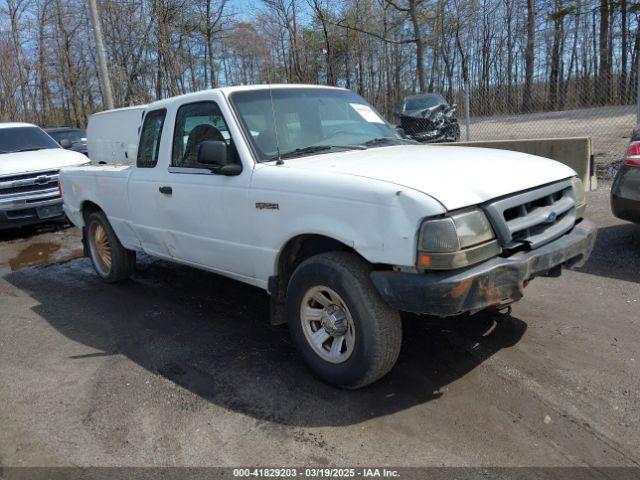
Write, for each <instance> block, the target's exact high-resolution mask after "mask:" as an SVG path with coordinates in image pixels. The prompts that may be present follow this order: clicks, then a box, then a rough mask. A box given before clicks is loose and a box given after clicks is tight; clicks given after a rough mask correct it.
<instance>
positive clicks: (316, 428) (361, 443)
mask: <svg viewBox="0 0 640 480" xmlns="http://www.w3.org/2000/svg"><path fill="white" fill-rule="evenodd" d="M608 189H609V185H608V184H603V185H601V187H600V189H599V190H597V191H596V192H592V193H590V194H589V196H588V200H589V202H590V206H589V209H588V211H587V216H588V217H590V218H591V219H593V220H594V221H596V223H597V224H598V226H599V237H598V241H597V244H596V248H595V251H594V253H593V255H592V257H591V259H590V261H589V262H588V263H587V265H586V266H585V267H583V268H582V269H580V270H579V271H565V272H564V273H563V275H562V276H561V277H559V278H540V279H536V280H535V281H533V282H532V283H531V285H530V286H529V287H528V288H527V291H526V296H525V298H524V299H523V300H522V301H520V302H519V303H517V304H516V305H515V306H514V308H513V311H512V314H511V315H510V316H503V317H495V316H489V315H486V314H479V315H476V316H473V317H470V318H464V319H454V320H449V321H447V322H445V323H442V322H435V321H432V320H427V319H420V318H409V317H408V318H406V319H405V321H404V342H403V350H402V353H401V356H400V359H399V362H398V364H397V366H396V367H395V369H394V370H393V371H392V372H391V373H390V374H389V375H388V376H386V377H385V378H383V379H382V380H381V381H379V382H377V383H376V384H374V385H371V386H369V387H367V388H365V389H362V390H358V391H342V390H338V389H336V388H333V387H331V386H328V385H325V384H323V383H321V382H319V381H317V380H316V379H314V378H313V377H312V376H311V375H310V374H309V373H308V372H307V370H306V369H305V367H304V365H303V363H302V361H301V359H300V358H299V357H298V354H297V353H296V351H295V350H294V348H293V346H292V344H291V342H290V340H289V336H288V332H287V329H286V327H283V326H279V327H271V326H269V322H268V315H269V310H268V298H267V296H266V294H264V293H263V292H262V291H260V290H258V289H255V288H252V287H249V286H246V285H244V284H240V283H236V282H234V281H231V280H227V279H225V278H222V277H218V276H216V275H212V274H209V273H205V272H201V271H197V270H193V269H190V268H187V267H182V266H176V265H172V264H169V263H166V262H163V261H157V260H154V259H151V258H149V257H139V259H138V267H137V271H136V273H135V275H134V278H133V279H132V280H130V281H127V282H124V283H122V284H117V285H106V284H103V283H101V282H100V281H99V280H98V278H97V277H96V275H95V274H94V273H93V270H92V268H91V266H90V264H89V261H88V260H87V259H84V258H79V257H80V255H81V248H80V240H79V235H78V232H77V231H76V230H74V229H70V228H69V229H62V230H60V229H49V230H45V231H44V232H36V231H30V232H26V233H24V232H23V233H17V232H5V233H2V234H0V235H1V236H2V242H0V263H1V264H0V276H1V278H0V379H1V381H0V404H1V405H2V408H0V425H1V426H2V428H0V464H1V465H5V466H25V465H28V466H38V465H47V466H55V465H74V466H77V465H85V466H89V465H91V466H136V465H145V466H153V465H155V466H169V465H194V466H195V465H198V466H204V465H262V466H267V465H272V466H279V465H280V466H281V465H290V466H296V465H310V464H312V465H317V466H328V465H330V466H347V465H349V466H370V465H377V466H387V465H388V466H399V465H402V466H443V465H446V466H452V465H453V466H467V465H468V466H525V465H536V466H569V465H595V466H640V447H639V445H640V376H639V375H638V370H639V367H640V273H639V272H640V226H636V225H631V224H628V223H624V222H622V221H618V220H616V219H615V218H613V217H612V216H611V214H610V213H609V206H608ZM37 265H42V266H37Z"/></svg>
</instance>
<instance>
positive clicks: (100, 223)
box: [85, 212, 136, 283]
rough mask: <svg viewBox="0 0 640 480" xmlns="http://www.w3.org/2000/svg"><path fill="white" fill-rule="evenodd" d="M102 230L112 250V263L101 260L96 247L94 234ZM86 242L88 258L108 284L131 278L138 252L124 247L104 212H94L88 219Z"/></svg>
mask: <svg viewBox="0 0 640 480" xmlns="http://www.w3.org/2000/svg"><path fill="white" fill-rule="evenodd" d="M99 228H102V229H103V231H104V234H105V236H106V243H107V244H108V247H109V249H110V263H109V264H107V263H105V262H103V261H101V259H100V255H99V253H98V250H97V247H96V238H95V235H94V233H95V232H96V231H97V230H98V229H99ZM85 242H86V246H87V252H88V254H89V255H88V256H89V258H90V259H91V263H92V264H93V269H94V270H95V271H96V273H97V274H98V276H99V277H100V278H101V279H102V280H104V281H105V282H107V283H115V282H120V281H122V280H126V279H127V278H129V277H131V274H132V273H133V269H134V267H135V264H136V252H134V251H133V250H128V249H126V248H124V247H123V246H122V244H121V243H120V240H118V237H117V236H116V234H115V232H114V231H113V228H111V224H110V223H109V220H107V216H106V215H105V214H104V212H94V213H92V214H90V215H89V216H88V217H87V220H86V226H85Z"/></svg>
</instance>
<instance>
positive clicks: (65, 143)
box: [60, 138, 73, 149]
mask: <svg viewBox="0 0 640 480" xmlns="http://www.w3.org/2000/svg"><path fill="white" fill-rule="evenodd" d="M72 145H73V143H71V140H69V139H68V138H63V139H62V140H60V146H61V147H62V148H65V149H67V148H71V146H72Z"/></svg>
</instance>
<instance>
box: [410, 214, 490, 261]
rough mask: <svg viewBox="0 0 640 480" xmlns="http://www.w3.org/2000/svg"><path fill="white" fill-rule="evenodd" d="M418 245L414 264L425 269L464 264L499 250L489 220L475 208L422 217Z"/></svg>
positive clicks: (479, 259) (481, 258) (480, 259)
mask: <svg viewBox="0 0 640 480" xmlns="http://www.w3.org/2000/svg"><path fill="white" fill-rule="evenodd" d="M418 248H419V250H420V251H419V252H418V264H419V265H420V266H421V267H423V268H429V269H451V268H460V267H465V266H467V265H471V264H473V263H477V262H480V261H482V260H486V259H487V258H491V257H493V256H495V255H498V254H499V253H500V247H499V246H498V242H497V241H496V240H495V235H494V233H493V230H492V229H491V224H490V223H489V220H487V217H486V215H485V214H484V212H483V211H482V210H480V209H477V208H476V209H473V210H467V211H464V212H460V213H456V214H454V215H451V216H448V217H445V218H438V219H434V220H427V221H425V222H424V223H423V224H422V226H421V228H420V237H419V243H418Z"/></svg>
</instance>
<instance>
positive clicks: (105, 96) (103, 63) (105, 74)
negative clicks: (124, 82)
mask: <svg viewBox="0 0 640 480" xmlns="http://www.w3.org/2000/svg"><path fill="white" fill-rule="evenodd" d="M88 1H89V10H90V11H91V24H92V25H93V33H94V36H95V40H96V49H97V50H98V72H99V77H100V86H101V87H102V101H103V103H104V104H105V106H106V107H107V109H109V110H110V109H112V108H113V95H112V93H111V80H110V79H109V70H108V69H107V59H106V57H105V54H104V41H103V40H102V26H101V25H100V15H99V14H98V5H97V4H96V0H88Z"/></svg>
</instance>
